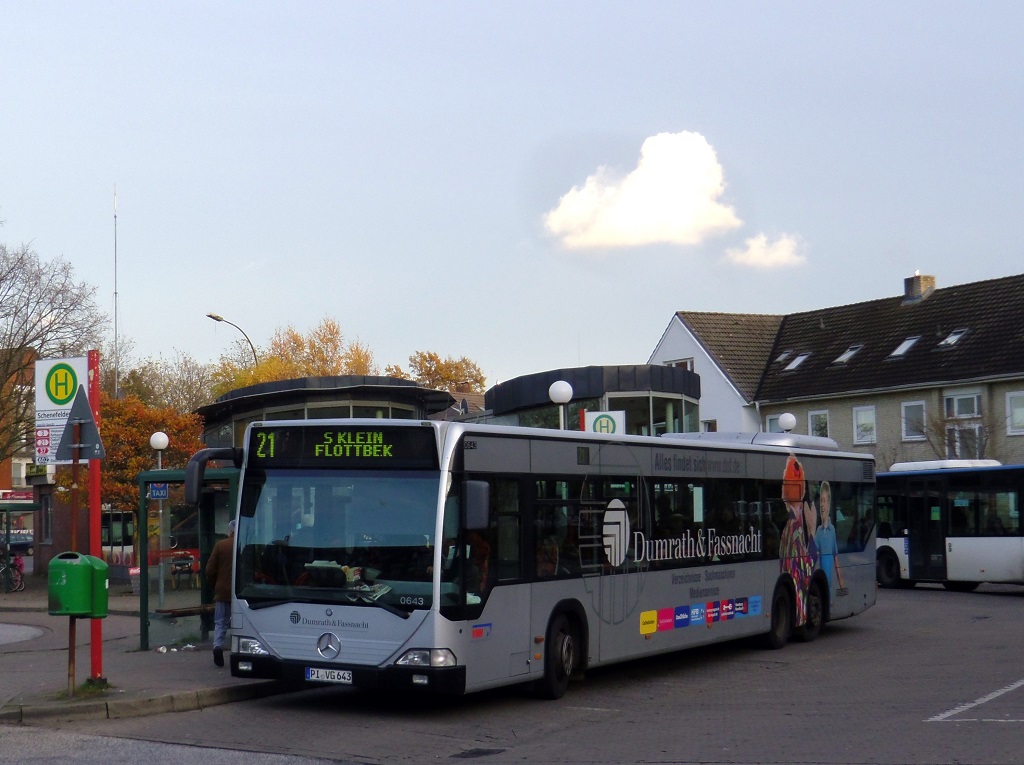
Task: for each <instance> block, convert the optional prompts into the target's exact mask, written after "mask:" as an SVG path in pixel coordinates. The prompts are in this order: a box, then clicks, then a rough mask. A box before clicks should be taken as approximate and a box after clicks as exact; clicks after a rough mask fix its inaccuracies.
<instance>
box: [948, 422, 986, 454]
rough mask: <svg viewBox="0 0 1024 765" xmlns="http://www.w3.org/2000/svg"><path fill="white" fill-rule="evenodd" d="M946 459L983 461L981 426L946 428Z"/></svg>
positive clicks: (951, 426) (952, 426)
mask: <svg viewBox="0 0 1024 765" xmlns="http://www.w3.org/2000/svg"><path fill="white" fill-rule="evenodd" d="M946 459H948V460H976V459H981V425H950V426H948V427H947V428H946Z"/></svg>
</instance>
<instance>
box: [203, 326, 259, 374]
mask: <svg viewBox="0 0 1024 765" xmlns="http://www.w3.org/2000/svg"><path fill="white" fill-rule="evenodd" d="M206 316H207V317H208V318H210V319H213V320H214V321H222V322H224V323H225V324H230V325H231V326H232V327H234V328H235V329H237V330H238V331H239V332H241V333H242V337H244V338H245V341H246V342H247V343H249V350H251V351H252V360H253V362H254V363H255V365H256V366H259V365H260V359H259V356H257V355H256V346H255V345H253V344H252V340H250V339H249V336H248V335H247V334H245V330H244V329H242V328H241V327H239V326H238V325H237V324H235V323H234V322H232V321H228V320H227V319H225V318H224V317H223V316H221V315H220V314H219V313H208V314H206Z"/></svg>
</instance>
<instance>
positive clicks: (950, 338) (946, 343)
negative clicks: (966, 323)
mask: <svg viewBox="0 0 1024 765" xmlns="http://www.w3.org/2000/svg"><path fill="white" fill-rule="evenodd" d="M966 334H967V329H966V328H961V329H954V330H953V331H952V332H950V333H949V334H948V335H947V336H946V339H945V340H943V341H942V342H941V343H939V347H940V348H952V347H953V346H954V345H956V344H957V343H959V342H960V339H961V338H962V337H963V336H964V335H966Z"/></svg>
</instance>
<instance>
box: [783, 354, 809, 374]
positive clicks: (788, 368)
mask: <svg viewBox="0 0 1024 765" xmlns="http://www.w3.org/2000/svg"><path fill="white" fill-rule="evenodd" d="M810 355H811V354H809V353H801V354H800V355H798V356H797V357H796V358H795V359H793V360H792V361H791V362H789V363H788V364H787V365H786V368H785V369H784V370H783V371H784V372H792V371H793V370H794V369H796V368H797V367H798V366H800V365H801V364H803V363H804V362H805V361H806V360H807V357H808V356H810Z"/></svg>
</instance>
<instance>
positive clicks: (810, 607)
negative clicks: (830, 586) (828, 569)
mask: <svg viewBox="0 0 1024 765" xmlns="http://www.w3.org/2000/svg"><path fill="white" fill-rule="evenodd" d="M824 625H825V590H824V588H823V587H822V586H821V580H819V579H812V580H811V584H810V586H809V587H808V588H807V621H805V622H804V626H803V627H801V628H800V639H801V640H803V641H804V642H805V643H810V642H811V641H812V640H815V639H817V637H818V635H820V634H821V628H822V627H823V626H824Z"/></svg>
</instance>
